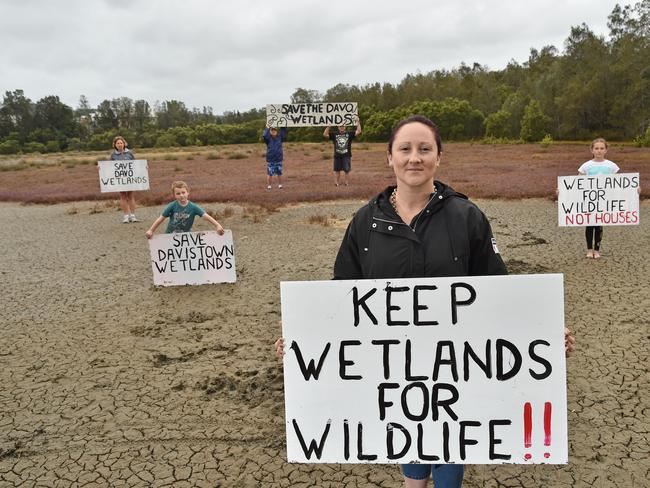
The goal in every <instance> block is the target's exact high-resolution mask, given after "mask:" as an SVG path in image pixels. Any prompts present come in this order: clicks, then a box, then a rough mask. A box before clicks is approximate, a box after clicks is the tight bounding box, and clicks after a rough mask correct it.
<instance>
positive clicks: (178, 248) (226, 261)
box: [149, 230, 237, 286]
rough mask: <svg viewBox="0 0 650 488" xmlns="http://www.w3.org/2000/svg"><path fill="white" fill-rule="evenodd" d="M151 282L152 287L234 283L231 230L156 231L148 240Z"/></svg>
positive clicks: (235, 277)
mask: <svg viewBox="0 0 650 488" xmlns="http://www.w3.org/2000/svg"><path fill="white" fill-rule="evenodd" d="M149 252H150V254H151V269H152V270H153V284H154V285H156V286H174V285H204V284H208V283H234V282H235V281H236V279H237V276H236V274H235V250H234V246H233V241H232V232H231V231H229V230H227V231H226V232H225V234H224V235H222V236H220V235H219V234H217V233H216V232H214V231H211V232H179V233H177V234H156V235H154V236H153V237H152V238H151V239H149Z"/></svg>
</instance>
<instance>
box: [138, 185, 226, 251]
mask: <svg viewBox="0 0 650 488" xmlns="http://www.w3.org/2000/svg"><path fill="white" fill-rule="evenodd" d="M172 193H173V194H174V198H175V199H176V200H174V201H173V202H171V203H170V204H169V205H167V206H166V207H165V209H164V210H163V211H162V214H161V215H160V217H158V218H157V219H156V220H155V221H154V223H153V224H151V227H150V228H149V230H148V231H147V232H146V233H145V235H146V236H147V239H151V237H152V236H153V233H154V232H155V231H156V229H157V228H158V226H159V225H160V224H162V222H163V221H164V220H165V219H166V218H169V223H168V224H167V230H166V231H165V232H166V233H167V234H172V233H175V232H191V231H192V225H193V224H194V217H195V216H197V215H198V216H199V217H203V218H204V219H205V220H207V221H208V222H210V223H211V224H212V225H213V226H214V228H215V230H216V231H217V234H219V235H223V233H224V230H223V227H222V226H221V224H220V223H219V222H217V221H216V220H215V219H213V218H212V217H211V216H210V215H209V214H207V213H206V211H205V210H203V209H202V208H201V207H199V206H198V205H196V204H195V203H192V202H190V200H189V196H190V191H189V188H188V187H187V183H185V182H184V181H174V182H173V183H172Z"/></svg>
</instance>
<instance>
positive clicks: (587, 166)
mask: <svg viewBox="0 0 650 488" xmlns="http://www.w3.org/2000/svg"><path fill="white" fill-rule="evenodd" d="M607 148H608V145H607V141H606V140H605V139H603V138H602V137H599V138H598V139H594V140H593V141H592V143H591V146H590V150H591V154H592V155H593V159H591V160H589V161H587V162H585V163H582V165H581V166H580V167H579V168H578V173H579V174H581V175H587V176H596V175H612V174H614V173H618V170H619V169H620V168H619V167H618V166H617V165H616V163H614V162H612V161H610V160H609V159H605V154H607ZM585 237H586V239H587V256H586V257H588V258H593V259H599V258H600V241H601V240H602V238H603V227H602V226H601V225H589V226H587V227H585Z"/></svg>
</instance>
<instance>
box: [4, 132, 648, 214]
mask: <svg viewBox="0 0 650 488" xmlns="http://www.w3.org/2000/svg"><path fill="white" fill-rule="evenodd" d="M444 149H445V152H444V154H443V159H442V163H441V165H440V168H439V171H438V174H437V176H436V178H437V179H439V180H441V181H444V182H445V183H448V184H449V185H451V186H452V187H454V189H456V190H457V191H459V192H462V193H465V194H466V195H468V196H470V197H471V198H507V199H513V198H528V197H553V196H554V194H555V187H556V178H557V176H559V175H572V174H576V173H577V168H578V166H579V165H580V164H581V163H583V162H584V161H586V160H587V159H589V156H590V154H589V149H588V147H587V146H586V145H584V144H582V145H567V144H553V145H551V146H550V147H548V148H542V147H540V146H539V145H537V144H527V145H481V144H471V143H457V144H445V148H444ZM179 151H180V150H179ZM192 151H193V152H190V151H188V150H185V151H180V152H174V153H173V154H172V152H173V151H171V150H170V151H168V153H167V154H163V153H156V154H150V155H147V154H144V153H146V151H145V150H143V151H141V152H140V151H138V150H135V151H134V152H135V154H136V156H138V157H140V158H143V159H144V158H147V159H148V160H149V174H150V178H151V190H150V191H148V192H139V193H138V196H137V200H138V202H139V204H140V205H159V204H161V203H163V202H168V201H169V200H171V190H170V184H171V182H172V181H174V180H180V179H182V180H185V181H187V183H188V184H189V186H190V192H191V199H192V200H194V201H196V202H233V203H245V204H253V205H262V206H265V207H266V206H279V205H284V204H287V203H295V202H308V201H320V200H335V199H349V198H362V199H365V198H369V197H370V196H371V195H373V194H375V193H377V192H378V191H380V190H381V189H383V188H384V187H385V186H387V185H389V184H392V183H393V182H394V177H393V174H392V171H391V170H390V168H389V167H388V165H387V164H386V156H385V145H383V144H364V143H357V144H356V145H354V146H353V157H352V173H351V174H350V186H347V187H346V186H340V187H336V186H335V185H334V179H333V176H332V168H331V165H332V162H331V152H332V149H331V145H330V144H326V143H322V144H299V143H291V144H286V145H285V164H284V172H285V176H284V182H283V183H284V188H283V189H282V190H279V189H278V188H277V185H276V182H275V178H274V185H273V189H272V190H271V191H268V190H267V189H266V163H265V161H264V146H263V145H261V144H250V145H241V146H225V147H217V148H196V149H195V150H192ZM233 155H236V157H235V156H233ZM84 157H85V158H86V159H84V160H81V162H80V163H79V164H74V161H73V162H70V159H69V158H70V156H67V158H68V159H65V160H63V161H64V162H63V163H59V164H46V165H30V164H26V165H20V164H17V165H16V164H14V166H11V167H5V168H4V170H3V171H2V172H0V201H14V202H25V203H57V202H67V201H79V200H109V199H115V198H116V194H113V193H109V194H106V193H104V194H102V193H100V191H99V182H98V175H97V168H96V166H95V165H94V164H89V161H88V158H89V157H90V158H93V157H95V158H100V159H102V158H104V157H106V155H103V154H94V155H91V156H88V155H84ZM608 157H609V158H610V159H612V160H613V161H615V162H616V163H617V164H618V165H619V166H620V167H621V168H622V170H623V171H624V172H640V173H643V172H644V170H647V169H648V167H649V165H650V149H648V148H644V149H641V148H633V147H624V146H617V145H615V146H613V147H611V148H610V152H609V154H608ZM5 166H7V165H5ZM641 179H642V180H643V175H642V176H641ZM648 194H650V190H649V189H648V185H646V186H645V188H644V195H645V196H647V195H648Z"/></svg>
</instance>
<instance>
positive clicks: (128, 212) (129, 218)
mask: <svg viewBox="0 0 650 488" xmlns="http://www.w3.org/2000/svg"><path fill="white" fill-rule="evenodd" d="M134 159H135V156H133V153H132V152H131V151H129V150H128V149H127V148H126V140H125V139H124V137H122V136H116V137H115V138H114V139H113V152H112V153H111V161H124V160H134ZM120 207H121V208H122V212H123V213H124V217H123V218H122V223H123V224H128V223H129V222H140V220H139V219H138V218H137V217H136V216H135V195H134V194H133V192H132V191H121V192H120Z"/></svg>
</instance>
